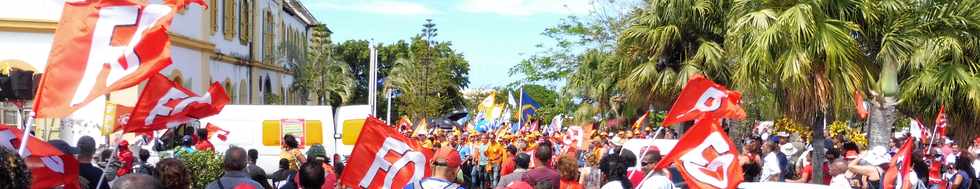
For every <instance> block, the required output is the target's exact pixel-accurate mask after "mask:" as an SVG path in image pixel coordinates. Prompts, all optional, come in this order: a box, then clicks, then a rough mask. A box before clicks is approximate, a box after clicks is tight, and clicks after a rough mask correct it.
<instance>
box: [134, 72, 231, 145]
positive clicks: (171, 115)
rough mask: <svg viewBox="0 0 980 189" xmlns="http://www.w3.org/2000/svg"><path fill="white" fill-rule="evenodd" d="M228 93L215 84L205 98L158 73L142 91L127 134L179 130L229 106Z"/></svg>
mask: <svg viewBox="0 0 980 189" xmlns="http://www.w3.org/2000/svg"><path fill="white" fill-rule="evenodd" d="M228 100H229V99H228V94H227V93H225V89H224V88H222V87H221V85H220V84H218V83H214V84H212V85H211V89H208V92H207V93H204V95H197V94H194V92H191V91H190V90H188V89H186V88H184V87H181V86H180V85H179V84H177V83H176V82H173V81H170V80H169V79H167V77H164V76H163V75H160V74H156V75H153V77H151V78H150V81H149V82H148V83H147V84H146V87H145V88H143V93H142V94H140V99H139V100H138V101H136V107H135V108H134V109H133V113H132V114H131V115H130V118H129V123H127V124H126V126H125V127H124V128H123V131H125V132H145V131H155V130H160V129H165V128H168V127H176V126H177V125H180V124H183V123H187V122H190V121H191V120H195V119H201V118H205V117H208V116H212V115H215V114H218V112H221V109H222V108H224V107H225V104H228Z"/></svg>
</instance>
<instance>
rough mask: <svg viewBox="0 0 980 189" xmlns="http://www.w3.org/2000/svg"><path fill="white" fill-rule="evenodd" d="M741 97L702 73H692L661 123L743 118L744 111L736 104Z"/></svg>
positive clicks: (665, 124) (666, 124) (667, 124)
mask: <svg viewBox="0 0 980 189" xmlns="http://www.w3.org/2000/svg"><path fill="white" fill-rule="evenodd" d="M741 99H742V94H741V93H739V92H737V91H730V90H728V89H725V87H724V86H721V85H719V84H716V83H715V82H712V81H711V80H708V79H707V78H705V77H704V76H702V75H694V76H693V77H691V79H690V80H688V81H687V85H686V86H684V90H681V94H680V96H678V97H677V101H675V102H674V106H673V107H671V108H670V112H668V113H667V117H665V118H664V122H663V125H664V126H669V125H671V124H676V123H681V122H685V121H690V120H695V119H702V118H717V119H721V118H735V119H744V118H745V111H744V110H742V107H740V106H739V105H738V103H739V101H741Z"/></svg>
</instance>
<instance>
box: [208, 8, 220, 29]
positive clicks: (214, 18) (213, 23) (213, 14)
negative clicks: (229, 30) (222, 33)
mask: <svg viewBox="0 0 980 189" xmlns="http://www.w3.org/2000/svg"><path fill="white" fill-rule="evenodd" d="M208 2H209V3H208V5H211V6H212V7H211V8H209V9H208V11H210V12H211V34H212V35H213V34H214V32H218V7H217V6H214V5H217V4H216V3H217V2H218V0H210V1H208Z"/></svg>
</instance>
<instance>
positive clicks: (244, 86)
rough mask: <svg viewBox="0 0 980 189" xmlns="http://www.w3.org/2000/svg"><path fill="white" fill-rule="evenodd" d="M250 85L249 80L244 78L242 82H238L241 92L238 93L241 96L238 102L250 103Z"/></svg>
mask: <svg viewBox="0 0 980 189" xmlns="http://www.w3.org/2000/svg"><path fill="white" fill-rule="evenodd" d="M248 86H249V85H248V81H247V80H244V79H243V80H242V81H241V82H240V83H238V91H239V93H238V96H239V97H238V103H239V104H248V102H249V99H248V98H249V96H248V88H249V87H248Z"/></svg>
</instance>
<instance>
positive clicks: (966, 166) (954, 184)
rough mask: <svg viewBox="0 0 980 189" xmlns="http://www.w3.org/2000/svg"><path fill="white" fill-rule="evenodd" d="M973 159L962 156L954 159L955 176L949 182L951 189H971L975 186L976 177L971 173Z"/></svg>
mask: <svg viewBox="0 0 980 189" xmlns="http://www.w3.org/2000/svg"><path fill="white" fill-rule="evenodd" d="M972 163H973V158H972V157H970V155H967V154H963V155H960V156H959V157H957V158H956V164H955V165H956V167H955V168H956V170H955V172H956V173H955V175H954V176H953V178H952V179H950V180H949V186H950V188H951V189H971V187H973V184H975V182H976V181H975V179H976V178H977V175H976V174H975V173H974V171H973V166H972V165H971V164H972Z"/></svg>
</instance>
